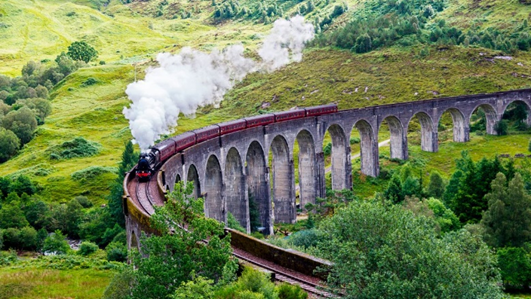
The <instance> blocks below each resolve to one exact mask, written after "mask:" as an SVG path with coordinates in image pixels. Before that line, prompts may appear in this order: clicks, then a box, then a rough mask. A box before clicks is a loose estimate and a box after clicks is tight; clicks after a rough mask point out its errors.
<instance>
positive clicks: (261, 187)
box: [245, 141, 272, 234]
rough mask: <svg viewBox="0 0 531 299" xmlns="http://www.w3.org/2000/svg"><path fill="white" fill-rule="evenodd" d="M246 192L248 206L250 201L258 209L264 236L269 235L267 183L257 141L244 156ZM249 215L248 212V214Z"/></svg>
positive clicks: (262, 152) (266, 175)
mask: <svg viewBox="0 0 531 299" xmlns="http://www.w3.org/2000/svg"><path fill="white" fill-rule="evenodd" d="M245 161H246V169H245V173H246V174H247V188H248V189H247V190H248V191H247V192H248V196H249V205H250V204H251V200H252V201H254V203H256V206H257V209H258V214H259V215H258V221H259V222H260V225H261V226H262V227H264V228H265V230H264V233H265V234H271V233H272V232H271V231H270V226H271V215H270V213H269V211H270V210H271V200H270V199H269V181H268V171H267V165H266V159H265V154H264V150H263V149H262V146H261V145H260V143H258V142H257V141H253V142H251V144H250V145H249V148H248V150H247V156H246V159H245ZM249 213H250V212H249ZM251 229H253V228H251Z"/></svg>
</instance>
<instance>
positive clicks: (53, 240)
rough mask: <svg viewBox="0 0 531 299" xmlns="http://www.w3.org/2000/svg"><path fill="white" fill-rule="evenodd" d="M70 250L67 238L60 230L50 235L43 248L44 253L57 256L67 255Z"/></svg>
mask: <svg viewBox="0 0 531 299" xmlns="http://www.w3.org/2000/svg"><path fill="white" fill-rule="evenodd" d="M69 250H70V246H69V245H68V242H66V238H65V236H64V235H63V233H62V232H61V231H60V230H56V231H55V232H54V233H52V234H50V235H49V236H48V237H47V238H46V239H45V240H44V245H43V246H42V251H44V252H50V253H52V252H53V253H55V254H66V253H67V252H68V251H69Z"/></svg>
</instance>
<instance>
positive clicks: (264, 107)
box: [260, 102, 271, 109]
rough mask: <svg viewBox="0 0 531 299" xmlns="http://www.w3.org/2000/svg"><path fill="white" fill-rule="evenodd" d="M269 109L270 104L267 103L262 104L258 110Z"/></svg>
mask: <svg viewBox="0 0 531 299" xmlns="http://www.w3.org/2000/svg"><path fill="white" fill-rule="evenodd" d="M269 107H271V103H269V102H262V105H261V106H260V108H262V109H266V108H269Z"/></svg>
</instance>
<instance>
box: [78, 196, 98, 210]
mask: <svg viewBox="0 0 531 299" xmlns="http://www.w3.org/2000/svg"><path fill="white" fill-rule="evenodd" d="M75 200H77V202H78V203H79V204H80V205H81V206H82V207H83V208H90V207H92V206H93V205H94V204H93V203H92V202H91V201H90V200H89V199H88V198H87V197H86V196H76V198H75Z"/></svg>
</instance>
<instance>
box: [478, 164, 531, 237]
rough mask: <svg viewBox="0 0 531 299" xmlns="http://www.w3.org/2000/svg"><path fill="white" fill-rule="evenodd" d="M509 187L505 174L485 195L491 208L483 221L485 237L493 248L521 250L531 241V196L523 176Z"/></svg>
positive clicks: (501, 174)
mask: <svg viewBox="0 0 531 299" xmlns="http://www.w3.org/2000/svg"><path fill="white" fill-rule="evenodd" d="M506 184H507V179H506V178H505V175H504V174H503V173H498V174H497V175H496V179H495V180H494V181H492V191H491V192H490V193H488V194H487V195H485V199H486V200H488V203H489V208H488V210H487V211H486V212H485V215H484V216H483V219H482V221H481V224H482V225H483V226H484V227H485V236H484V238H485V241H486V242H487V243H488V244H489V245H491V246H493V247H505V246H511V247H520V246H522V245H523V244H524V243H526V242H529V241H530V240H531V196H530V195H528V194H527V192H526V190H525V188H524V181H523V179H522V176H521V175H520V174H519V173H516V174H515V176H514V178H513V179H512V180H511V181H510V182H509V186H507V185H506Z"/></svg>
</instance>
